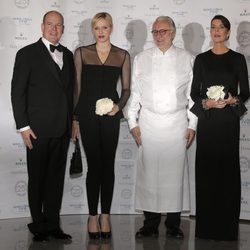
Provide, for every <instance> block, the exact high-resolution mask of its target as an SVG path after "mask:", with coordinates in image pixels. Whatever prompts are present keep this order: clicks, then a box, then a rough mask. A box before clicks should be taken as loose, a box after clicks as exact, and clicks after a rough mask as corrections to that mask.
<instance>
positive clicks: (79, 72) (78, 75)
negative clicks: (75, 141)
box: [74, 48, 83, 120]
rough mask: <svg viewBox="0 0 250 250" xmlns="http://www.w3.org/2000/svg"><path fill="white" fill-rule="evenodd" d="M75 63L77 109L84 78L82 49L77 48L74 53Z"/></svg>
mask: <svg viewBox="0 0 250 250" xmlns="http://www.w3.org/2000/svg"><path fill="white" fill-rule="evenodd" d="M74 63H75V76H76V77H75V79H76V80H75V81H76V82H75V89H74V108H75V107H76V105H77V103H78V100H79V96H80V92H81V76H82V67H83V63H82V54H81V48H77V49H76V51H75V53H74ZM74 119H75V120H77V114H75V113H74Z"/></svg>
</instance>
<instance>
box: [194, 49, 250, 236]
mask: <svg viewBox="0 0 250 250" xmlns="http://www.w3.org/2000/svg"><path fill="white" fill-rule="evenodd" d="M212 85H222V86H225V89H227V90H228V91H229V92H230V93H231V94H232V96H237V97H238V98H239V104H238V105H237V106H230V105H227V106H226V107H225V108H223V109H216V108H213V109H209V110H205V109H203V107H202V100H203V99H206V98H207V96H206V92H207V88H208V87H210V86H212ZM238 88H239V91H238ZM191 97H192V99H193V101H194V102H195V104H194V106H193V107H192V109H191V111H193V112H194V113H195V114H196V115H197V116H198V125H197V139H196V140H197V149H196V164H195V171H196V177H195V180H196V237H198V238H206V239H214V240H237V238H238V222H239V215H240V202H241V183H240V163H239V130H240V123H239V120H240V115H241V113H242V112H244V110H245V106H244V104H243V103H244V102H245V101H246V100H247V99H248V97H249V82H248V73H247V66H246V61H245V58H244V56H243V55H241V54H239V53H237V52H235V51H232V50H229V51H228V52H227V53H225V54H221V55H217V54H214V53H213V52H212V51H211V50H209V51H207V52H205V53H202V54H200V55H198V56H197V58H196V60H195V64H194V77H193V83H192V89H191Z"/></svg>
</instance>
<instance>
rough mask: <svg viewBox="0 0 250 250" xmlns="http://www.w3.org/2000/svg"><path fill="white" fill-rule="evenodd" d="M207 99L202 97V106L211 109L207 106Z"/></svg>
mask: <svg viewBox="0 0 250 250" xmlns="http://www.w3.org/2000/svg"><path fill="white" fill-rule="evenodd" d="M207 100H208V99H202V102H201V103H202V108H203V109H205V110H208V109H209V107H208V106H207Z"/></svg>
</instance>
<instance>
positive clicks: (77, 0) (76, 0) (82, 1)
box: [74, 0, 86, 4]
mask: <svg viewBox="0 0 250 250" xmlns="http://www.w3.org/2000/svg"><path fill="white" fill-rule="evenodd" d="M74 2H75V3H77V4H82V3H84V2H86V0H74Z"/></svg>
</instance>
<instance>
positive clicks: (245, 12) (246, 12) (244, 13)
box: [240, 9, 250, 16]
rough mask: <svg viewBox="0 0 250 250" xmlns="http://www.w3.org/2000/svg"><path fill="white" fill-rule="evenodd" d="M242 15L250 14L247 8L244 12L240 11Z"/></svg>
mask: <svg viewBox="0 0 250 250" xmlns="http://www.w3.org/2000/svg"><path fill="white" fill-rule="evenodd" d="M240 16H250V12H249V11H248V10H247V9H244V10H243V12H241V13H240Z"/></svg>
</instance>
